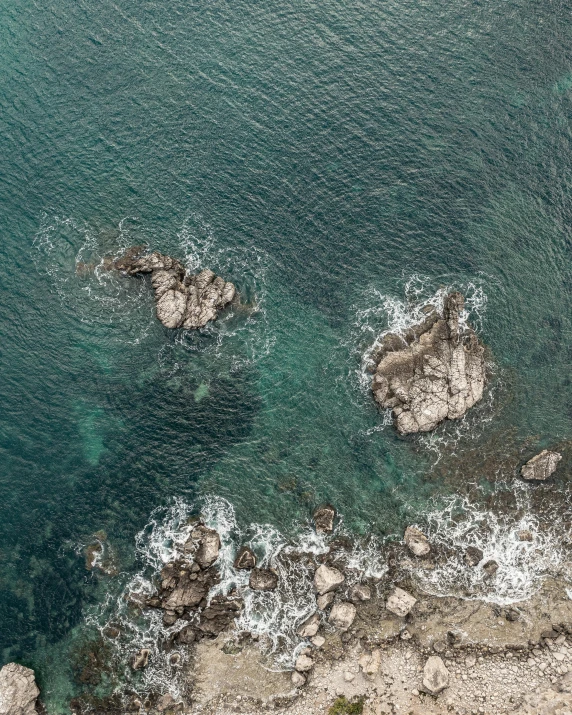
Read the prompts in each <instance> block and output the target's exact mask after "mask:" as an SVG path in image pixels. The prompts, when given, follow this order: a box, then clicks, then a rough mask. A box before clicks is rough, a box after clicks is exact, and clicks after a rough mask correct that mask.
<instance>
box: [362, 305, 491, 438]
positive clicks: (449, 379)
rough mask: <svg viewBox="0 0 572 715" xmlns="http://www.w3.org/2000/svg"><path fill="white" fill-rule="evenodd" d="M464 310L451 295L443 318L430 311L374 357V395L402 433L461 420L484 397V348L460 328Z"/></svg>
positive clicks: (387, 340) (384, 343) (385, 342)
mask: <svg viewBox="0 0 572 715" xmlns="http://www.w3.org/2000/svg"><path fill="white" fill-rule="evenodd" d="M463 309H464V298H463V296H462V295H461V294H460V293H456V292H455V293H450V294H449V295H448V296H447V297H446V299H445V303H444V306H443V311H442V313H439V311H438V310H437V309H436V308H435V306H432V305H427V306H425V309H424V312H425V313H426V318H425V319H424V320H423V322H422V323H420V324H418V325H415V326H413V327H411V328H409V329H408V330H407V331H406V333H405V334H404V335H398V334H396V333H388V334H387V335H385V336H384V337H383V339H382V341H381V343H380V345H379V346H378V348H377V349H376V350H375V352H374V354H373V356H372V357H373V362H374V365H375V368H374V372H375V374H374V377H373V381H372V391H373V396H374V398H375V400H376V402H377V403H378V404H379V405H380V406H381V407H383V408H385V409H391V410H392V412H393V417H394V420H395V426H396V428H397V430H398V432H400V433H401V434H410V433H413V432H427V431H429V430H432V429H435V427H437V425H438V424H439V423H441V422H443V420H446V419H449V420H454V419H459V418H460V417H462V416H463V415H464V414H465V413H466V412H467V410H469V409H470V408H471V407H472V406H473V405H474V404H475V403H476V402H478V401H479V400H480V399H481V397H482V396H483V389H484V385H485V361H484V347H483V345H482V344H481V343H480V342H479V340H478V338H477V336H476V334H475V332H474V330H473V329H472V328H471V327H470V326H468V325H463V324H462V323H461V321H460V317H461V314H462V312H463Z"/></svg>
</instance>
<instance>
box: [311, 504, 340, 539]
mask: <svg viewBox="0 0 572 715" xmlns="http://www.w3.org/2000/svg"><path fill="white" fill-rule="evenodd" d="M335 518H336V510H335V509H334V507H333V506H332V505H331V504H325V505H324V506H321V507H319V508H318V509H316V511H315V512H314V524H315V525H316V531H317V532H318V534H331V533H332V531H333V530H334V519H335Z"/></svg>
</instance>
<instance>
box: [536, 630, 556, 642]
mask: <svg viewBox="0 0 572 715" xmlns="http://www.w3.org/2000/svg"><path fill="white" fill-rule="evenodd" d="M558 635H559V633H558V632H557V631H555V630H553V629H552V628H551V629H550V630H549V631H542V633H541V634H540V637H541V638H549V639H550V640H554V639H555V638H558Z"/></svg>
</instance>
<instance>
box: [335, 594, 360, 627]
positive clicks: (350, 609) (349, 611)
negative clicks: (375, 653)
mask: <svg viewBox="0 0 572 715" xmlns="http://www.w3.org/2000/svg"><path fill="white" fill-rule="evenodd" d="M356 613H357V610H356V607H355V606H354V604H353V603H350V602H349V601H338V602H337V603H334V605H333V606H332V610H331V611H330V615H329V617H328V622H329V623H331V624H332V625H333V626H335V627H336V628H339V629H340V630H342V631H347V630H348V628H349V627H350V626H351V625H352V623H353V622H354V619H355V617H356Z"/></svg>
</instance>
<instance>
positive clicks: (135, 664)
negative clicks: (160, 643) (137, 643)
mask: <svg viewBox="0 0 572 715" xmlns="http://www.w3.org/2000/svg"><path fill="white" fill-rule="evenodd" d="M150 652H151V651H150V650H149V649H148V648H141V650H140V651H139V653H136V654H135V655H134V656H133V659H132V661H131V667H132V668H133V670H143V668H146V667H147V664H148V663H149V653H150Z"/></svg>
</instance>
